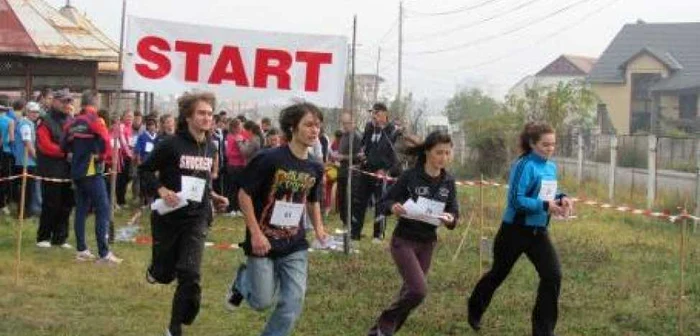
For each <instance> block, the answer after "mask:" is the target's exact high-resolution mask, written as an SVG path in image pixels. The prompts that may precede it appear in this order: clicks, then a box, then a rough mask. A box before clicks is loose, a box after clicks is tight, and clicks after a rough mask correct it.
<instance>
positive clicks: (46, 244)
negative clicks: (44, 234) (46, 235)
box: [36, 240, 51, 248]
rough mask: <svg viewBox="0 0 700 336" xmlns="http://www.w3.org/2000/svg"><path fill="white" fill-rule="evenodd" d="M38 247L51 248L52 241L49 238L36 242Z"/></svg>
mask: <svg viewBox="0 0 700 336" xmlns="http://www.w3.org/2000/svg"><path fill="white" fill-rule="evenodd" d="M36 247H41V248H49V247H51V243H50V242H49V241H47V240H44V241H40V242H38V243H36Z"/></svg>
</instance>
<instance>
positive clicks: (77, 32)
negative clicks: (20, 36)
mask: <svg viewBox="0 0 700 336" xmlns="http://www.w3.org/2000/svg"><path fill="white" fill-rule="evenodd" d="M0 1H7V4H9V9H10V11H12V12H14V15H15V16H16V17H17V19H19V22H20V23H21V26H22V28H23V29H24V31H25V32H26V34H27V35H28V36H29V37H30V38H31V40H32V42H33V43H34V45H36V48H38V52H37V51H34V52H27V50H22V49H16V50H9V51H8V50H6V49H11V48H3V45H2V44H0V50H2V52H3V53H9V54H15V55H27V56H35V57H56V58H65V59H79V60H95V61H116V60H117V59H118V56H119V55H118V52H119V51H118V49H119V48H118V47H117V46H116V44H115V43H113V42H112V41H110V40H109V38H107V37H106V36H105V35H104V33H102V32H101V31H100V30H99V29H98V28H97V27H95V26H94V25H93V24H92V23H91V22H90V21H89V20H88V19H87V18H85V17H84V16H82V15H80V13H78V12H77V10H76V9H75V8H73V7H64V8H63V9H62V12H63V13H64V14H62V12H59V11H58V10H57V9H55V8H53V7H51V6H50V5H49V4H47V3H46V2H45V1H44V0H0ZM65 13H67V15H66V14H65ZM1 42H2V41H1V40H0V43H1Z"/></svg>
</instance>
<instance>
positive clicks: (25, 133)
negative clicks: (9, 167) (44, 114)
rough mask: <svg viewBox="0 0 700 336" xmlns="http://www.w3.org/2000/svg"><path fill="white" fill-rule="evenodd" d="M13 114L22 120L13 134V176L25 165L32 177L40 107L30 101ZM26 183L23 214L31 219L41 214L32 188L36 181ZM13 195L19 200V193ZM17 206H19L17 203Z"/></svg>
mask: <svg viewBox="0 0 700 336" xmlns="http://www.w3.org/2000/svg"><path fill="white" fill-rule="evenodd" d="M15 112H18V113H19V112H22V118H21V119H19V120H18V122H17V131H16V133H17V134H15V138H16V139H18V140H19V141H15V142H14V146H13V147H12V152H13V154H14V156H15V167H14V174H15V175H19V174H22V171H23V170H24V166H25V164H26V166H27V173H28V174H32V175H33V174H34V173H35V171H36V146H35V142H36V122H37V120H38V119H39V115H40V114H41V105H39V103H37V102H34V101H31V102H29V103H27V105H26V106H25V108H24V109H16V110H15ZM25 151H26V155H25ZM25 157H26V162H25ZM15 181H16V183H17V187H16V188H15V189H16V190H18V191H19V188H18V187H20V185H21V180H20V179H17V180H15ZM26 183H27V185H26V195H25V202H24V214H25V216H28V217H31V216H34V215H37V214H39V212H41V208H40V207H39V199H38V197H39V195H37V193H36V189H35V186H34V184H35V183H36V181H34V179H27V182H26ZM15 194H16V195H17V198H18V199H19V195H20V193H19V192H15ZM17 204H19V201H18V202H17Z"/></svg>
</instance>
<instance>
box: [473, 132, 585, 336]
mask: <svg viewBox="0 0 700 336" xmlns="http://www.w3.org/2000/svg"><path fill="white" fill-rule="evenodd" d="M555 144H556V139H555V135H554V129H553V128H552V127H551V126H549V125H547V124H544V123H540V122H530V123H528V124H527V125H525V128H524V130H523V131H522V133H521V134H520V148H521V150H522V155H521V156H520V157H519V158H518V159H517V160H516V161H515V163H514V164H513V165H512V167H511V171H510V178H509V183H508V184H509V186H510V188H509V189H508V203H507V204H506V210H505V213H504V215H503V221H502V223H501V228H500V230H499V231H498V233H497V234H496V238H495V241H494V246H493V266H492V268H491V270H490V271H489V272H488V273H486V274H484V276H483V277H481V279H480V280H479V282H478V283H477V284H476V287H475V288H474V291H473V292H472V294H471V296H470V297H469V301H468V309H469V318H468V323H469V325H470V326H471V327H472V329H474V330H479V329H480V328H481V317H482V315H483V314H484V312H485V311H486V308H487V307H488V305H489V303H490V302H491V297H492V296H493V293H494V292H495V291H496V289H497V288H498V287H499V286H500V285H501V283H502V282H503V280H505V278H506V277H507V276H508V273H510V270H511V269H512V268H513V265H514V264H515V262H516V261H517V260H518V258H519V257H520V255H521V254H523V253H524V254H525V255H526V256H527V258H528V259H530V261H531V262H532V263H533V264H534V266H535V269H536V270H537V273H538V274H539V277H540V284H539V287H538V289H537V299H536V303H535V307H534V309H533V311H532V334H533V335H536V336H540V335H542V336H551V335H554V328H555V326H556V323H557V312H558V304H559V291H560V287H561V267H560V265H559V259H558V257H557V253H556V251H555V249H554V246H553V245H552V241H551V240H550V238H549V234H548V232H547V227H548V225H549V219H550V215H551V214H554V215H563V214H565V213H567V212H568V211H570V210H571V207H572V206H573V203H572V201H571V200H570V199H569V198H567V197H566V195H564V194H562V193H559V192H558V189H557V168H556V166H555V164H554V162H552V161H550V160H549V159H550V158H551V157H552V155H553V154H554V148H555Z"/></svg>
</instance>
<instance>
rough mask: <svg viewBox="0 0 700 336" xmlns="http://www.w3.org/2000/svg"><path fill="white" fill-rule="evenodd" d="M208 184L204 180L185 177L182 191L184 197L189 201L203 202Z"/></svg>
mask: <svg viewBox="0 0 700 336" xmlns="http://www.w3.org/2000/svg"><path fill="white" fill-rule="evenodd" d="M206 184H207V182H206V181H205V180H204V179H202V178H198V177H192V176H183V177H182V189H181V192H182V195H183V197H184V198H185V199H186V200H189V201H193V202H201V201H202V198H203V197H204V189H205V186H206Z"/></svg>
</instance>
